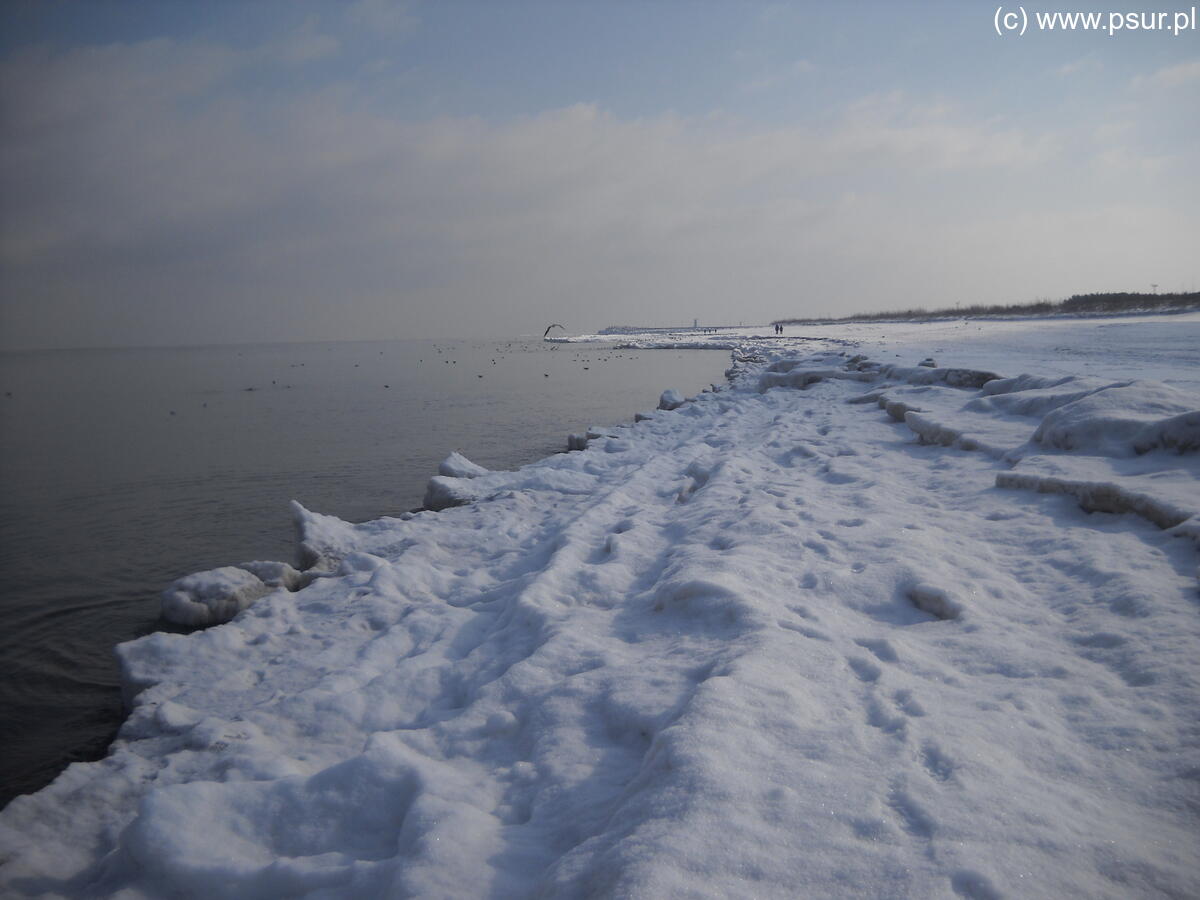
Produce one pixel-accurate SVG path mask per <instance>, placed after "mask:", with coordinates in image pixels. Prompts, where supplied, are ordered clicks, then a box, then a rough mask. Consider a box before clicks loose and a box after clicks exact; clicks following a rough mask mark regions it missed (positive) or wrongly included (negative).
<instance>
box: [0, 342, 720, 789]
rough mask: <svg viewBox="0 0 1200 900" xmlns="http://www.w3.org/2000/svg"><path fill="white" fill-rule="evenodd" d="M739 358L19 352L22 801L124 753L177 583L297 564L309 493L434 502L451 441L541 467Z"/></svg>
mask: <svg viewBox="0 0 1200 900" xmlns="http://www.w3.org/2000/svg"><path fill="white" fill-rule="evenodd" d="M728 362H729V357H728V354H727V353H725V352H719V351H684V352H680V351H662V350H659V351H646V352H636V351H628V350H614V349H612V348H610V347H604V346H598V345H591V346H584V347H572V346H570V345H557V344H544V343H542V342H541V341H512V342H465V341H464V342H436V343H435V342H425V341H390V342H354V343H317V344H271V345H261V346H246V345H243V346H234V347H228V346H227V347H187V348H170V349H122V350H69V351H45V352H29V353H9V354H0V392H2V393H3V394H4V396H3V397H0V612H2V616H3V621H4V623H5V626H4V628H3V629H2V630H0V666H2V669H0V671H3V673H4V678H3V679H0V805H3V804H4V803H7V802H8V801H9V800H10V799H11V798H12V797H13V796H15V795H16V794H19V793H26V792H28V791H32V790H36V789H37V788H39V787H41V786H43V785H44V784H46V783H48V782H49V781H50V780H52V779H53V778H54V776H55V775H56V774H57V773H58V772H60V771H61V770H62V768H63V767H64V766H66V765H67V764H68V763H70V762H72V761H75V760H83V759H96V758H99V757H100V756H103V754H104V751H105V748H106V747H107V745H108V743H109V742H110V741H111V739H112V737H113V735H114V734H115V732H116V729H117V727H118V725H119V724H120V721H121V717H122V710H121V700H120V691H119V686H118V680H117V671H116V665H115V662H114V657H113V647H114V645H116V644H117V643H119V642H121V641H125V640H129V639H130V638H133V637H137V636H139V635H143V634H147V633H149V632H151V631H154V630H156V629H159V628H162V627H164V623H162V622H161V621H160V620H159V618H158V592H159V591H160V590H161V589H162V588H163V587H164V586H165V585H166V584H167V583H168V582H170V581H171V580H172V579H174V578H177V577H179V576H181V575H185V574H187V573H189V572H194V571H198V570H201V569H207V568H213V567H215V566H221V565H229V564H234V563H237V562H240V561H243V560H249V559H280V560H287V561H292V560H293V559H294V556H295V553H294V537H293V534H292V527H291V521H290V517H289V513H288V501H289V500H291V499H293V498H295V499H297V500H299V501H300V502H301V503H303V504H304V505H305V506H307V507H308V508H310V509H313V510H317V511H319V512H325V513H331V514H333V515H337V516H341V517H342V518H345V519H348V520H351V521H362V520H366V519H372V518H377V517H378V516H381V515H388V514H395V513H397V512H401V511H404V510H408V509H414V508H417V507H419V506H420V503H421V497H422V494H423V492H424V487H425V482H426V481H427V480H428V478H429V476H430V475H432V474H434V472H435V470H436V467H437V463H438V462H439V461H440V460H441V459H443V458H444V457H445V456H446V454H447V453H448V452H449V451H450V450H453V449H458V450H460V451H461V452H463V453H465V454H466V455H467V456H468V457H469V458H470V459H472V460H474V461H475V462H478V463H480V464H481V465H485V466H487V467H489V468H512V467H515V466H519V465H521V464H524V463H527V462H532V461H533V460H535V459H539V458H541V457H543V456H545V455H547V454H550V453H554V452H557V451H560V450H562V449H563V448H564V447H565V442H566V435H567V433H568V432H571V431H582V430H583V429H584V428H585V427H586V426H587V425H589V424H601V425H603V424H612V423H615V422H619V421H624V420H627V419H628V418H629V417H630V416H631V415H632V414H633V413H634V412H636V411H639V410H643V409H649V408H653V407H654V406H655V404H656V403H657V399H658V395H659V393H661V391H662V390H663V389H665V388H667V387H675V388H678V389H679V390H680V391H683V392H684V393H693V392H695V391H698V390H700V389H701V388H703V387H705V386H707V385H708V384H709V383H711V382H720V381H722V380H723V374H722V373H723V371H724V369H725V367H726V366H727V365H728ZM480 376H482V377H480Z"/></svg>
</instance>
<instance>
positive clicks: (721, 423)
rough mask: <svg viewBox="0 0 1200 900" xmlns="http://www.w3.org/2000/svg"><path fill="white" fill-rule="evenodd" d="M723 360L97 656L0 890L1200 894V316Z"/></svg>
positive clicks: (17, 808)
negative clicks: (207, 614) (94, 682)
mask: <svg viewBox="0 0 1200 900" xmlns="http://www.w3.org/2000/svg"><path fill="white" fill-rule="evenodd" d="M1168 318H1169V322H1166V323H1165V324H1167V325H1168V326H1169V327H1166V328H1164V327H1163V326H1164V320H1166V319H1168ZM767 330H768V329H762V331H763V332H766V331H767ZM798 330H799V329H797V331H798ZM714 337H716V338H719V339H721V340H727V341H730V342H731V343H733V344H734V348H733V350H732V357H733V360H734V362H733V366H732V367H731V370H730V382H729V384H728V385H726V386H723V387H722V389H720V390H718V391H715V392H712V391H710V392H705V393H702V394H699V395H697V396H696V397H694V398H692V399H690V400H687V401H685V402H683V403H682V404H681V405H680V406H678V407H677V408H675V409H673V410H659V411H655V412H653V413H646V414H641V415H639V417H638V419H639V421H637V422H634V423H630V424H626V425H620V426H614V427H611V428H596V427H594V426H593V427H592V428H589V429H588V431H587V432H586V434H583V435H581V437H583V438H584V441H583V442H584V443H585V444H586V449H581V450H579V451H578V452H573V453H562V454H558V455H555V456H552V457H549V458H547V459H545V460H542V461H540V462H537V463H535V464H533V465H530V466H525V467H523V468H522V469H519V470H517V471H514V472H487V471H476V469H477V468H478V467H474V466H473V464H470V463H469V461H467V460H465V459H463V458H461V457H460V456H457V455H452V456H451V457H450V458H449V459H448V460H447V461H446V463H443V466H441V467H439V474H437V475H434V476H433V478H432V479H431V483H430V484H431V486H430V491H431V495H432V496H434V497H435V499H437V498H444V499H446V500H447V501H449V502H448V503H447V504H446V508H444V509H443V510H442V511H440V512H433V511H426V512H421V513H417V514H406V515H402V516H398V517H395V518H384V519H379V520H376V521H373V522H365V523H359V524H351V523H347V522H342V521H340V520H338V519H336V518H334V517H331V516H326V515H322V514H320V513H317V512H312V511H309V510H306V509H304V508H303V507H302V506H300V505H299V504H295V506H294V509H293V512H294V515H295V519H296V523H297V528H298V531H299V537H300V548H301V556H302V558H303V560H304V562H305V566H306V571H305V572H304V573H303V577H302V579H301V580H299V581H297V580H292V581H291V582H290V584H288V583H285V580H284V579H283V578H282V575H280V577H279V578H278V579H277V581H278V583H279V584H280V585H281V586H282V587H290V586H294V587H296V588H298V589H297V590H294V591H292V590H283V589H279V590H274V591H270V592H269V593H265V594H264V595H263V596H261V597H260V598H259V599H257V601H256V602H254V604H253V605H252V606H249V607H248V608H246V609H244V610H243V611H241V612H240V614H238V615H237V616H236V617H235V618H234V619H233V620H232V621H230V622H228V623H227V624H224V625H219V626H216V627H212V628H208V629H206V630H203V631H199V632H196V633H194V634H191V635H186V636H185V635H179V634H169V633H156V634H151V635H148V636H146V637H143V638H140V639H138V640H136V641H132V642H130V643H127V644H123V645H121V647H120V648H118V653H119V658H120V660H121V664H122V677H123V681H124V683H125V686H126V690H127V693H128V695H129V698H130V703H131V711H130V715H129V718H128V720H127V722H126V723H125V725H124V727H123V728H122V731H121V734H120V736H119V737H118V739H117V741H116V742H115V743H114V745H113V747H112V750H111V753H110V755H109V756H108V757H107V758H106V759H104V760H102V761H100V762H96V763H86V764H75V765H73V766H71V767H70V768H69V769H67V771H66V772H64V773H63V774H62V775H61V776H60V777H59V778H58V779H57V780H56V781H55V782H54V783H53V784H52V785H50V786H49V787H47V788H46V789H44V790H42V791H40V792H38V793H37V794H34V795H31V796H27V797H20V798H17V799H16V800H14V801H13V802H12V803H11V804H10V805H9V806H8V807H7V808H6V809H5V810H4V811H3V812H0V894H5V895H18V896H20V895H63V896H96V895H102V896H104V895H118V896H122V897H160V896H196V897H278V896H284V895H287V896H291V895H307V896H314V897H355V896H360V897H378V896H420V897H529V896H544V897H578V896H631V897H669V896H696V897H729V896H739V897H740V896H756V897H788V898H790V897H798V896H801V897H849V896H862V897H879V896H894V897H914V898H915V897H921V898H924V897H955V896H960V897H974V898H984V897H1062V896H1079V897H1084V896H1086V897H1097V898H1105V897H1110V898H1118V897H1129V896H1139V897H1143V896H1144V897H1155V896H1161V897H1183V896H1196V895H1197V894H1200V862H1198V859H1200V857H1198V856H1197V854H1196V852H1195V849H1196V830H1195V826H1196V812H1195V811H1196V809H1197V808H1200V807H1198V803H1200V777H1198V776H1197V773H1198V772H1200V746H1198V743H1200V742H1198V738H1197V729H1196V722H1197V721H1200V623H1198V621H1197V602H1198V601H1197V556H1196V554H1197V549H1198V547H1200V518H1198V514H1200V492H1198V490H1197V485H1198V484H1200V478H1198V477H1197V476H1198V475H1200V453H1198V452H1197V445H1196V441H1195V428H1196V418H1197V416H1198V415H1200V413H1198V412H1197V410H1200V393H1198V392H1200V316H1195V315H1192V316H1172V317H1144V318H1128V319H1121V320H1109V321H1099V322H1094V321H1089V322H1054V323H1049V324H1047V323H1037V322H1034V323H1021V322H1003V323H974V322H966V323H964V322H949V323H938V324H934V325H916V324H911V323H909V324H906V323H881V324H878V325H856V326H853V327H840V328H832V327H830V328H827V329H824V330H822V329H818V328H813V329H808V328H806V329H804V334H803V335H800V334H789V335H785V336H784V337H783V338H781V339H772V338H770V337H767V336H766V334H765V333H763V334H759V333H756V332H755V330H754V329H744V330H743V331H742V332H740V333H735V334H731V333H729V332H723V333H720V334H718V335H716V336H714ZM626 338H627V339H629V340H631V341H636V340H638V336H636V335H631V336H626ZM694 338H695V336H693V335H684V336H683V337H682V338H681V340H686V341H691V340H693V339H694ZM651 339H653V340H654V341H660V342H661V341H664V336H663V335H661V334H655V335H651V336H647V340H651ZM927 358H932V359H934V360H936V361H937V365H936V366H935V367H928V366H921V365H919V363H920V362H921V361H922V360H925V359H927ZM985 376H986V377H985ZM992 376H1002V377H1000V378H995V377H992ZM680 399H681V400H682V398H680ZM455 504H457V505H455ZM1089 509H1091V510H1099V511H1093V512H1088V510H1089ZM263 565H264V564H263V563H261V562H258V563H254V564H245V566H244V567H242V568H239V569H235V570H233V572H238V571H241V572H244V573H245V575H250V576H251V577H257V578H258V579H259V583H260V584H261V583H262V581H263V576H267V580H269V577H270V574H271V573H270V571H268V570H267V569H265V568H257V569H254V572H255V573H256V574H255V575H251V573H250V572H248V571H246V569H247V568H251V567H253V566H260V567H261V566H263ZM216 571H217V572H226V573H227V574H226V575H225V576H222V577H223V578H224V579H226V580H227V581H228V582H229V583H230V584H232V583H234V581H236V582H237V583H238V584H241V583H242V576H240V575H239V576H236V578H235V577H234V575H233V574H229V572H230V570H216ZM282 571H283V570H279V572H278V573H277V574H280V573H282ZM204 574H205V577H204V578H200V580H199V581H198V582H196V585H197V587H196V588H195V589H194V591H193V592H194V593H195V592H199V593H203V592H204V590H206V588H204V585H207V584H209V583H210V580H208V577H209V576H211V575H212V573H204ZM191 577H192V578H197V577H198V576H191ZM217 580H219V579H217ZM183 581H186V579H184V580H183ZM212 583H215V581H213V582H212ZM265 587H266V585H264V588H265Z"/></svg>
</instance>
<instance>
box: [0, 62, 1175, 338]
mask: <svg viewBox="0 0 1200 900" xmlns="http://www.w3.org/2000/svg"><path fill="white" fill-rule="evenodd" d="M262 64H264V63H263V54H262V53H261V52H260V51H254V50H250V51H244V52H240V51H239V52H235V51H233V50H230V49H227V48H220V47H210V46H200V45H196V46H190V45H179V44H172V43H170V42H147V43H145V44H135V45H126V46H113V47H107V48H94V49H81V50H72V51H67V52H63V53H57V54H55V53H50V52H48V51H42V52H38V53H34V54H25V55H23V56H21V57H20V58H17V59H14V60H10V61H9V62H8V63H6V64H5V66H4V70H3V71H2V72H0V76H2V77H0V82H2V84H3V87H2V88H0V91H2V96H0V108H2V109H3V110H4V116H5V128H6V133H7V134H8V135H9V136H10V138H11V139H10V140H9V141H7V142H6V144H5V146H4V147H3V148H2V149H0V192H2V193H3V195H4V196H5V198H6V210H5V216H4V219H3V221H2V223H0V265H3V268H4V276H5V277H4V279H3V285H4V286H3V287H2V288H0V310H2V316H3V322H2V324H3V326H4V327H3V329H0V331H3V332H4V334H5V338H4V339H5V340H7V341H9V342H10V343H25V344H47V343H54V342H57V343H60V344H61V343H74V344H80V343H109V344H111V343H124V344H129V343H147V342H150V343H178V342H194V341H219V340H231V339H242V340H268V339H299V338H316V337H338V338H351V337H365V336H378V335H393V336H405V335H420V334H432V335H445V334H450V333H459V334H461V333H464V330H468V329H469V330H470V331H471V332H472V333H487V332H489V331H491V332H499V333H504V334H511V333H513V332H520V331H524V330H528V329H529V328H530V327H532V326H530V325H528V324H525V323H530V322H532V323H534V324H537V323H542V322H544V321H545V320H546V317H547V316H548V315H551V314H553V315H558V316H560V317H561V315H563V314H566V315H569V316H570V318H571V320H572V325H573V327H574V326H575V325H576V323H579V325H581V326H583V325H586V326H588V327H599V326H602V325H604V324H607V323H608V322H610V321H635V320H654V321H661V320H668V319H679V318H681V317H682V318H689V319H690V318H691V317H692V316H694V315H699V316H701V317H703V318H706V319H708V320H710V321H719V320H721V319H723V318H725V319H727V318H729V317H730V316H733V317H734V318H735V319H736V318H740V317H742V316H747V315H749V316H752V317H753V316H755V315H756V310H760V309H761V310H763V312H762V313H761V314H759V317H762V318H770V317H772V316H775V315H783V314H802V313H805V312H812V313H826V314H828V313H837V312H842V311H847V310H848V309H850V308H863V307H870V308H878V307H880V306H886V305H888V304H887V302H885V301H884V300H882V299H879V298H881V297H884V296H896V295H897V293H898V292H900V293H902V292H903V291H904V290H905V288H903V285H911V286H919V289H920V291H921V292H922V293H921V295H920V296H917V297H915V298H914V297H903V300H904V302H906V303H907V302H909V301H910V300H915V301H916V302H923V303H929V302H936V301H937V300H938V299H939V297H938V292H939V291H942V292H945V291H946V290H948V289H949V288H948V287H947V285H954V284H958V283H959V280H961V279H963V278H965V277H966V276H965V274H955V275H954V276H953V278H952V277H951V275H950V274H938V273H943V272H950V271H951V270H955V271H957V270H961V271H962V272H964V273H965V272H966V271H967V270H969V268H970V266H971V265H972V264H973V263H978V261H979V260H978V259H977V258H976V257H975V256H971V255H970V254H978V253H979V252H980V251H979V247H980V246H984V245H986V244H987V241H988V240H992V241H1002V240H1003V235H1002V232H1001V231H1000V230H999V229H1001V228H1002V225H1000V224H995V225H994V226H989V227H988V228H984V230H985V231H986V232H987V235H988V237H987V238H986V239H985V238H976V239H975V240H973V242H971V243H968V244H964V242H963V238H962V237H961V236H960V235H962V234H967V233H972V232H971V229H970V228H960V227H959V226H971V225H973V224H974V223H978V222H980V221H983V222H993V223H1003V222H1006V221H1008V220H1007V219H1005V217H1004V210H1005V209H1008V208H1009V206H1010V205H1019V204H1021V203H1026V204H1029V203H1034V204H1035V205H1033V206H1032V208H1031V211H1030V212H1029V215H1030V216H1031V217H1033V218H1034V219H1036V217H1037V210H1038V209H1039V208H1040V207H1038V206H1037V205H1036V203H1041V202H1043V201H1042V200H1040V199H1036V200H1035V198H1037V197H1038V195H1037V193H1036V192H1033V193H1031V192H1029V191H1026V189H1025V188H1024V187H1023V185H1024V181H1025V179H1026V178H1027V177H1028V176H1029V175H1030V173H1038V172H1040V171H1042V169H1044V167H1046V166H1048V165H1051V164H1053V163H1054V162H1055V160H1056V154H1057V153H1058V152H1059V151H1058V145H1057V144H1056V142H1055V140H1054V139H1053V138H1052V137H1051V136H1045V135H1035V134H1028V133H1025V132H1023V131H1021V130H1019V129H1017V128H1014V127H1012V126H1011V125H1006V124H1004V123H1001V122H994V121H989V120H986V119H984V120H981V119H978V118H975V117H972V116H970V115H968V114H966V113H964V112H963V111H961V110H958V109H955V108H953V107H947V106H939V105H931V104H927V103H921V102H919V101H917V100H915V99H913V98H911V97H908V96H906V95H905V94H902V93H885V94H879V95H872V96H870V97H867V98H863V99H862V100H860V101H859V102H857V103H855V104H853V105H851V106H850V107H848V108H846V109H845V110H843V112H842V113H841V114H840V115H839V116H837V117H835V118H834V119H833V120H832V121H831V122H829V123H827V124H826V125H825V126H824V127H821V128H817V127H799V126H787V127H764V126H755V127H752V128H748V127H747V126H746V125H745V123H741V122H737V121H734V120H731V119H727V118H721V117H705V118H685V117H680V116H674V115H660V116H650V117H644V118H634V119H629V118H621V117H619V116H616V115H614V114H613V113H611V112H608V111H606V110H605V109H603V108H601V107H599V106H597V105H595V104H578V105H574V106H569V107H566V108H561V109H554V110H548V111H545V112H543V113H541V114H539V115H533V116H526V117H521V118H516V119H510V120H507V121H489V120H484V119H482V118H471V117H454V118H449V117H447V118H441V119H434V120H429V121H407V120H404V119H401V118H397V117H396V116H395V115H394V114H392V113H391V112H390V111H389V110H388V109H387V108H385V107H381V106H380V105H379V104H378V100H377V99H372V98H374V97H375V94H374V93H373V92H372V91H371V90H370V86H367V87H366V88H365V89H363V90H361V91H359V90H356V89H354V88H351V87H349V86H347V85H345V84H340V83H330V84H328V85H326V86H324V87H320V86H317V87H313V86H309V85H305V86H304V87H303V88H296V89H294V90H291V91H290V92H288V93H284V94H279V95H272V96H271V97H270V98H269V102H267V101H264V100H262V99H261V97H260V96H259V95H258V94H255V93H253V92H250V93H248V92H246V91H244V90H242V89H241V88H240V83H239V81H238V78H239V75H240V73H244V72H246V71H249V70H250V69H252V68H253V67H254V66H258V65H262ZM1151 220H1152V218H1151V217H1147V216H1142V217H1141V219H1139V221H1151ZM1022 221H1024V220H1022ZM1046 221H1050V219H1049V218H1047V219H1046ZM981 227H982V226H981ZM1041 230H1044V229H1041V228H1039V233H1040V231H1041ZM1149 234H1150V238H1153V236H1154V235H1155V234H1156V232H1154V231H1153V230H1151V231H1150V232H1149ZM1150 238H1148V240H1149V239H1150ZM1162 246H1171V242H1170V241H1166V242H1163V243H1162ZM1111 249H1112V248H1111V247H1107V246H1105V247H1102V248H1099V249H1097V250H1096V253H1099V254H1101V255H1103V254H1104V253H1106V252H1111ZM946 254H958V256H957V257H956V262H955V264H954V266H947V265H946V264H945V263H944V258H945V256H946ZM964 254H966V255H964ZM1046 265H1047V266H1050V265H1053V266H1056V267H1057V270H1058V271H1060V272H1061V270H1062V268H1063V267H1062V263H1061V260H1059V259H1058V258H1057V257H1056V258H1055V260H1053V261H1052V263H1047V264H1046ZM956 267H957V268H956ZM1044 271H1045V268H1038V267H1033V266H1031V268H1030V270H1029V272H1028V277H1027V278H1026V277H1023V278H1022V279H1018V280H1014V279H1013V278H1012V277H1011V274H1010V278H1009V281H1008V282H1005V283H1007V284H1013V283H1021V284H1025V283H1026V282H1028V283H1030V284H1032V283H1034V282H1036V280H1037V278H1038V277H1039V275H1040V274H1042V273H1044ZM1056 277H1062V276H1061V275H1056ZM1005 283H998V284H997V285H995V286H994V287H995V290H998V291H1002V290H1004V284H1005ZM913 289H916V288H913ZM942 299H946V300H950V299H951V298H948V297H943V298H942ZM975 299H981V300H982V299H988V298H986V297H982V296H977V297H976V298H975ZM998 299H1021V295H1020V294H1016V295H1015V296H1014V294H1013V293H1012V292H1006V293H1004V294H1003V296H1001V297H999V298H998Z"/></svg>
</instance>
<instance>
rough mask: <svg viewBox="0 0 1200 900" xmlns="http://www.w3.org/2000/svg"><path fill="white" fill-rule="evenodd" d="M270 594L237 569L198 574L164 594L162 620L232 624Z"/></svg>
mask: <svg viewBox="0 0 1200 900" xmlns="http://www.w3.org/2000/svg"><path fill="white" fill-rule="evenodd" d="M270 590H271V589H270V588H269V587H267V586H266V585H265V584H264V583H263V582H262V580H261V579H260V578H258V577H257V576H256V575H254V574H253V573H252V572H248V571H246V570H245V569H240V568H238V567H237V566H222V567H221V568H219V569H212V570H210V571H208V572H195V573H193V574H191V575H187V576H185V577H183V578H179V579H176V580H175V581H173V582H171V584H170V585H169V586H168V587H167V589H166V590H165V591H163V593H162V617H163V618H164V619H166V620H167V621H168V622H176V623H178V624H180V625H214V624H218V623H220V622H228V621H229V620H230V619H232V618H233V617H234V616H236V615H237V614H238V613H240V612H241V611H242V610H243V609H245V608H246V607H247V606H249V605H250V604H251V603H253V602H254V601H255V600H257V599H258V598H259V597H262V596H263V595H264V594H266V593H268V592H269V591H270Z"/></svg>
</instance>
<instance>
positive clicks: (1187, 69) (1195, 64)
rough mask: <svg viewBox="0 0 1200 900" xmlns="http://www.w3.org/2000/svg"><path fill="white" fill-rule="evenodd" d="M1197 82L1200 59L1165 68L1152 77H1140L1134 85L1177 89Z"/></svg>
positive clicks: (1199, 77) (1199, 79) (1134, 81)
mask: <svg viewBox="0 0 1200 900" xmlns="http://www.w3.org/2000/svg"><path fill="white" fill-rule="evenodd" d="M1195 81H1200V59H1196V60H1192V61H1191V62H1185V63H1179V64H1177V65H1174V66H1165V67H1164V68H1161V69H1159V70H1158V71H1156V72H1153V73H1151V74H1150V75H1139V76H1137V77H1136V78H1134V80H1133V83H1134V86H1135V87H1141V86H1147V87H1152V88H1177V87H1181V86H1183V85H1185V84H1191V83H1192V82H1195Z"/></svg>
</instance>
